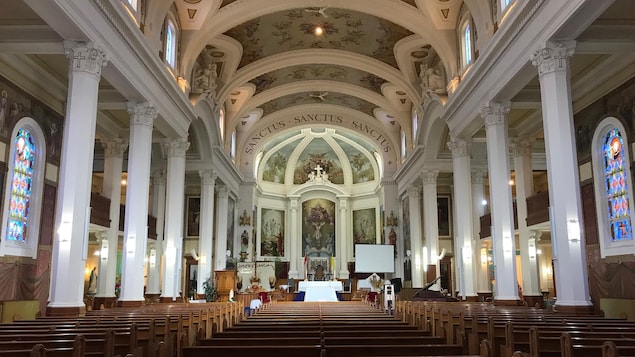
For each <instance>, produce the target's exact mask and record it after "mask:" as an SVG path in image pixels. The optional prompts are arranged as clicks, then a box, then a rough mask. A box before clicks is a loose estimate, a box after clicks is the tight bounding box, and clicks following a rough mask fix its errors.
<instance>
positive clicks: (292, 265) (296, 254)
mask: <svg viewBox="0 0 635 357" xmlns="http://www.w3.org/2000/svg"><path fill="white" fill-rule="evenodd" d="M298 209H299V208H298V197H289V213H290V222H289V223H290V229H291V232H290V233H291V234H290V235H287V237H291V242H290V243H291V254H290V255H289V278H291V279H298V278H299V277H300V275H299V274H300V273H299V272H298V266H299V265H300V264H302V262H303V261H304V260H303V257H304V254H305V253H306V252H303V251H302V244H300V243H301V239H302V238H301V237H302V233H301V232H300V231H299V229H300V228H299V225H298V222H299V218H298ZM254 224H256V222H254ZM302 269H303V271H304V268H302ZM292 288H293V287H292Z"/></svg>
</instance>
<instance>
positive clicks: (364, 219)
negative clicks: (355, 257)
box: [353, 208, 377, 254]
mask: <svg viewBox="0 0 635 357" xmlns="http://www.w3.org/2000/svg"><path fill="white" fill-rule="evenodd" d="M375 225H376V217H375V209H374V208H366V209H360V210H356V211H353V254H354V252H355V250H354V249H355V244H375V243H377V235H376V233H375V232H376V229H375Z"/></svg>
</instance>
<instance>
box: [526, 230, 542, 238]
mask: <svg viewBox="0 0 635 357" xmlns="http://www.w3.org/2000/svg"><path fill="white" fill-rule="evenodd" d="M540 237H542V232H541V231H539V230H537V229H532V230H530V231H529V238H530V239H535V240H536V241H538V240H540Z"/></svg>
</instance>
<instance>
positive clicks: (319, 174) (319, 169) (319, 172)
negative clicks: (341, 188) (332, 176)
mask: <svg viewBox="0 0 635 357" xmlns="http://www.w3.org/2000/svg"><path fill="white" fill-rule="evenodd" d="M322 170H324V169H323V168H322V166H320V165H319V164H318V165H316V166H315V168H314V169H313V171H315V176H316V177H322Z"/></svg>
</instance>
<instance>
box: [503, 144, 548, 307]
mask: <svg viewBox="0 0 635 357" xmlns="http://www.w3.org/2000/svg"><path fill="white" fill-rule="evenodd" d="M511 149H512V150H511V151H512V155H513V157H514V173H515V177H516V215H517V217H518V245H519V249H520V269H521V271H522V277H523V284H522V285H523V296H524V297H525V300H527V301H530V300H531V301H534V300H535V299H538V298H541V297H542V294H541V293H540V281H539V279H538V259H537V257H536V244H535V241H534V242H533V244H532V246H533V248H531V252H530V241H529V240H530V238H529V228H527V197H529V196H531V195H532V194H533V192H534V175H533V170H532V168H531V140H527V139H514V140H512V144H511ZM530 253H531V254H530Z"/></svg>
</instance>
